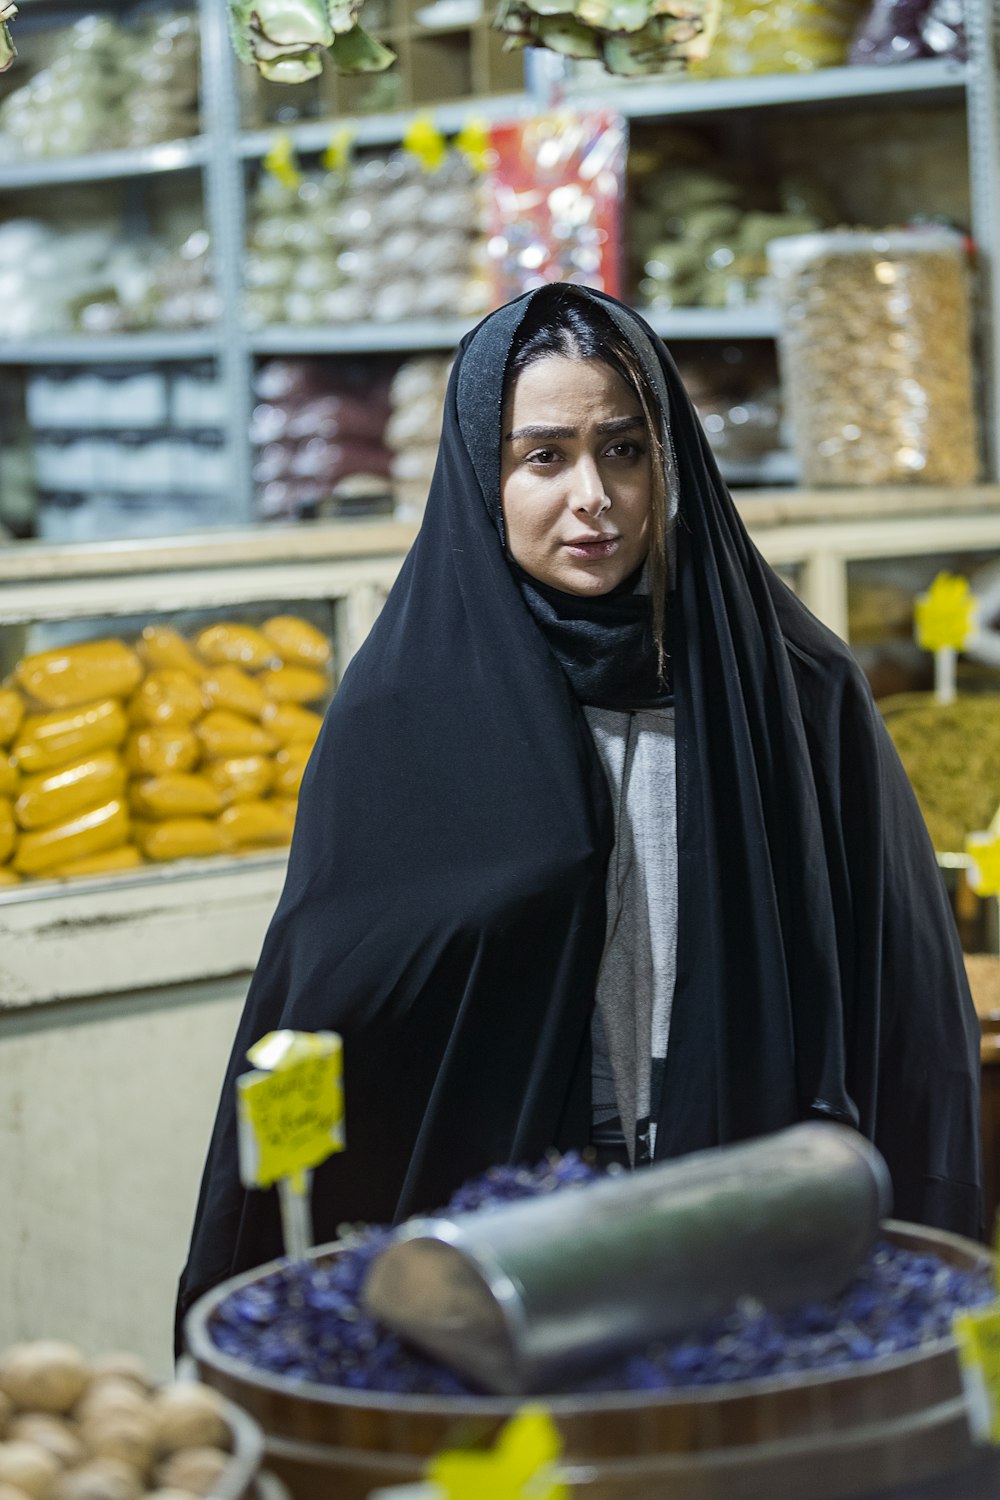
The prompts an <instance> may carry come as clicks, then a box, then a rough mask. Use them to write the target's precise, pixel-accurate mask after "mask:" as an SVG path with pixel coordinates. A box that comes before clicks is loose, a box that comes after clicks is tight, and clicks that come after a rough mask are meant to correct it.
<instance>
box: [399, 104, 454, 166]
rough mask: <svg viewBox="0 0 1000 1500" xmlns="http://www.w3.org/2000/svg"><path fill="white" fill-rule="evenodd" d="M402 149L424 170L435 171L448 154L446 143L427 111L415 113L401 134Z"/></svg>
mask: <svg viewBox="0 0 1000 1500" xmlns="http://www.w3.org/2000/svg"><path fill="white" fill-rule="evenodd" d="M403 150H404V151H408V152H409V153H410V155H411V156H415V157H416V158H417V161H419V163H420V165H421V166H422V167H423V169H424V171H425V172H436V171H437V170H438V168H439V167H440V165H441V163H442V162H443V161H444V159H445V157H446V156H447V154H448V143H447V141H446V140H445V138H444V136H443V135H442V134H441V132H440V130H439V129H438V128H437V126H436V125H435V124H434V120H433V117H432V116H431V115H429V114H427V113H424V114H420V115H417V116H416V118H415V119H414V121H413V123H412V125H411V126H410V128H409V130H407V132H406V134H405V135H404V136H403Z"/></svg>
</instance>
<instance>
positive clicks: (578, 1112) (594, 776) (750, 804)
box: [179, 288, 979, 1311]
mask: <svg viewBox="0 0 1000 1500" xmlns="http://www.w3.org/2000/svg"><path fill="white" fill-rule="evenodd" d="M548 294H549V293H548V290H547V289H545V288H543V289H542V290H540V291H539V292H537V293H531V294H530V296H529V297H527V298H522V299H519V301H517V302H515V303H513V304H510V305H509V306H507V307H505V308H502V309H500V311H499V312H497V313H495V314H493V315H491V316H490V317H489V318H487V319H485V320H484V322H483V323H481V324H480V325H479V327H478V329H476V330H474V331H473V332H472V333H471V334H470V335H469V336H468V337H467V338H466V339H465V340H463V343H462V346H461V348H460V350H459V353H458V357H457V359H456V365H455V370H454V373H453V376H452V380H451V383H450V386H449V391H448V397H447V403H446V410H445V417H444V424H443V429H442V436H441V445H440V451H439V456H438V463H437V467H436V470H435V474H434V478H433V481H432V484H431V490H430V495H429V498H428V504H427V510H426V515H425V519H424V522H423V525H422V526H421V530H420V534H419V536H418V537H417V539H416V542H415V543H414V546H413V548H412V549H411V551H410V554H409V556H408V557H407V559H406V562H405V564H404V566H403V568H402V570H401V573H400V575H399V578H398V580H397V582H396V584H395V586H394V587H393V589H392V591H391V593H390V596H389V599H388V601H387V603H386V605H385V608H384V609H383V611H382V613H381V615H380V617H379V619H378V620H377V622H376V624H375V626H374V628H373V629H372V631H371V633H370V635H369V637H368V639H367V641H366V642H365V644H364V646H363V647H362V648H361V650H360V651H359V652H358V654H357V655H356V657H355V658H354V660H353V661H352V662H351V663H350V665H349V666H348V668H347V670H346V672H345V674H344V676H343V679H342V682H341V684H340V686H339V688H338V691H337V694H336V696H335V698H334V700H333V702H332V704H331V707H330V709H329V711H328V713H327V715H326V719H325V722H324V725H323V729H322V731H321V734H320V737H319V739H318V741H317V744H316V747H315V749H314V751H313V754H312V756H311V759H310V761H309V764H308V766H307V769H306V773H305V777H304V779H303V784H302V791H301V796H300V803H299V813H298V818H297V822H296V828H295V836H294V840H293V843H292V849H291V853H290V857H289V864H288V874H287V879H286V883H285V888H284V891H283V894H282V897H281V901H280V903H279V905H278V909H277V911H276V912H275V915H274V918H273V920H272V923H271V926H270V929H269V931H268V934H267V937H266V940H265V942H264V947H263V951H262V953H261V957H260V962H259V964H258V966H257V971H256V974H255V976H254V979H253V983H252V985H251V987H250V993H249V995H248V998H247V1003H246V1007H245V1009H244V1013H243V1019H242V1021H241V1023H240V1029H239V1032H238V1035H237V1038H236V1042H235V1046H234V1048H233V1053H232V1058H231V1061H230V1067H229V1073H228V1076H227V1079H226V1082H225V1085H224V1088H223V1094H222V1099H221V1103H220V1106H219V1113H218V1117H217V1121H216V1127H215V1131H214V1134H213V1137H212V1142H211V1146H210V1150H209V1156H208V1162H207V1164H206V1168H205V1174H204V1177H203V1181H202V1190H201V1196H200V1199H199V1204H198V1210H197V1216H196V1222H195V1229H194V1234H193V1237H192V1243H191V1250H190V1256H189V1260H188V1265H187V1268H186V1270H185V1273H184V1276H183V1278H182V1287H181V1297H180V1304H179V1306H180V1308H181V1310H182V1311H183V1309H184V1308H185V1307H186V1306H187V1305H188V1303H189V1302H190V1301H191V1299H192V1298H193V1297H195V1296H196V1295H197V1294H198V1293H199V1292H201V1291H203V1290H205V1289H206V1288H207V1287H208V1286H211V1285H212V1284H213V1283H215V1282H217V1281H219V1280H221V1279H223V1278H224V1277H227V1276H229V1275H232V1274H235V1273H236V1272H238V1271H240V1270H242V1269H244V1268H245V1267H247V1266H252V1265H256V1264H259V1263H260V1262H262V1261H264V1260H266V1259H268V1258H270V1257H272V1256H275V1255H277V1254H279V1253H280V1249H281V1236H280V1215H279V1212H278V1207H277V1204H276V1201H275V1195H274V1193H273V1192H272V1193H256V1192H249V1193H247V1192H245V1191H244V1190H243V1188H242V1187H241V1185H240V1182H239V1175H238V1164H237V1149H236V1117H235V1106H234V1084H235V1079H236V1077H237V1076H238V1075H239V1074H240V1073H241V1072H244V1071H245V1070H246V1067H247V1063H246V1049H247V1048H248V1047H249V1046H250V1045H251V1044H252V1043H253V1042H254V1041H255V1040H257V1039H258V1038H259V1037H260V1036H262V1035H263V1034H264V1033H265V1032H268V1031H271V1030H275V1029H277V1028H278V1027H291V1028H296V1029H302V1030H319V1029H324V1028H327V1029H332V1030H335V1031H338V1032H340V1033H341V1035H342V1036H343V1039H344V1058H345V1097H346V1112H347V1149H346V1151H344V1152H341V1153H339V1154H338V1155H336V1156H333V1157H331V1158H330V1160H329V1161H328V1162H326V1163H325V1164H324V1165H323V1166H322V1167H320V1168H319V1169H318V1170H317V1172H316V1174H315V1186H314V1195H313V1213H314V1220H315V1225H316V1233H317V1237H318V1239H320V1240H323V1239H332V1238H334V1237H335V1235H336V1233H337V1229H338V1226H339V1225H340V1224H341V1223H342V1222H344V1221H351V1220H359V1219H367V1220H391V1219H395V1218H399V1217H402V1216H405V1215H407V1214H409V1213H412V1212H415V1211H417V1210H427V1209H433V1208H434V1207H435V1206H438V1205H440V1204H442V1203H443V1202H445V1201H446V1200H447V1198H448V1196H449V1194H450V1193H451V1191H452V1190H453V1189H454V1187H455V1186H456V1185H457V1184H458V1183H460V1182H461V1181H462V1180H463V1179H465V1178H467V1177H469V1176H472V1175H474V1174H476V1173H478V1172H480V1171H483V1170H484V1169H485V1168H487V1167H488V1166H489V1165H490V1164H492V1163H495V1162H505V1161H510V1162H516V1161H532V1160H538V1159H539V1158H540V1157H541V1156H542V1154H543V1153H544V1152H545V1151H546V1150H547V1149H548V1148H550V1147H556V1148H559V1149H566V1148H568V1147H571V1146H577V1147H582V1146H585V1145H586V1144H587V1142H588V1140H589V1136H590V1124H591V1121H590V1052H589V1046H590V1042H589V1034H590V1016H591V1011H592V1007H593V1002H594V993H595V987H596V982H597V973H598V969H599V966H600V962H601V956H602V952H603V945H604V934H605V919H606V914H605V905H604V900H605V898H604V892H605V878H606V871H607V865H608V860H609V857H610V855H611V851H612V846H613V841H614V819H613V815H612V808H611V800H610V795H609V791H608V786H607V783H606V780H605V778H604V774H603V771H602V768H601V765H600V761H599V757H598V755H597V751H596V748H595V746H594V742H593V739H592V737H591V735H590V732H589V729H588V727H587V724H586V720H585V717H584V714H583V712H582V710H581V707H580V698H579V696H578V693H577V690H576V689H575V688H574V686H573V685H571V683H570V680H569V677H568V676H567V672H566V671H565V670H564V669H563V666H562V665H560V661H559V659H558V655H557V653H556V652H554V650H553V648H552V646H551V644H550V640H549V626H548V625H547V624H546V623H545V622H544V621H540V620H539V619H537V618H536V616H535V614H534V613H533V611H532V609H531V608H527V607H526V600H525V597H524V595H523V593H522V591H521V588H520V586H519V584H518V581H517V579H516V578H515V576H514V574H513V573H512V572H511V569H510V566H509V564H508V561H507V558H506V556H505V554H504V550H503V546H502V543H501V541H500V538H499V536H498V533H497V529H496V525H495V522H494V520H493V518H492V517H491V514H490V507H491V506H493V507H494V508H495V507H496V505H497V504H498V497H499V465H500V457H499V454H500V408H501V398H502V391H503V380H504V370H505V366H506V361H507V353H508V351H509V349H510V344H511V339H512V338H513V333H514V331H515V330H516V328H517V326H518V324H519V322H520V319H521V317H522V316H523V314H524V311H525V308H526V307H527V305H528V302H529V301H530V300H531V298H533V297H535V296H539V297H545V296H547V295H548ZM577 294H578V295H580V296H583V297H595V298H596V299H597V300H598V301H599V302H600V304H601V306H602V307H604V308H605V309H606V310H607V311H608V312H609V313H610V314H611V316H613V317H614V318H615V319H616V321H617V322H618V323H619V326H620V327H622V329H623V330H624V331H625V332H626V334H627V336H628V338H629V339H630V341H631V342H632V343H633V347H635V348H636V350H637V352H638V353H639V355H640V357H641V358H642V359H643V361H644V364H645V367H646V369H647V371H649V372H650V373H651V379H653V388H654V390H655V389H657V388H659V386H662V388H663V389H664V390H665V392H666V393H667V398H666V400H664V401H662V405H663V410H664V414H665V417H666V414H667V413H669V427H670V435H671V437H672V440H673V458H674V459H675V462H676V475H675V476H673V477H674V478H675V479H676V491H677V493H678V494H679V496H680V512H679V515H678V518H677V525H676V529H675V535H676V582H675V587H674V591H673V596H672V616H673V629H672V649H671V670H672V687H673V692H674V700H675V720H676V747H677V778H678V788H677V790H678V797H677V804H678V841H677V890H678V939H677V981H676V987H675V992H674V1001H673V1010H672V1015H671V1027H670V1038H669V1047H668V1053H667V1059H666V1072H665V1077H664V1082H663V1092H662V1106H661V1108H660V1111H659V1120H658V1130H657V1136H656V1154H657V1156H658V1157H665V1156H675V1155H677V1154H679V1153H681V1152H685V1151H690V1150H694V1149H697V1148H700V1147H705V1146H711V1145H714V1144H718V1143H721V1142H726V1141H735V1140H740V1139H744V1138H746V1137H749V1136H754V1135H760V1134H764V1133H766V1132H768V1131H771V1130H776V1129H779V1128H781V1127H782V1126H785V1125H787V1124H790V1123H792V1122H794V1121H796V1120H800V1119H805V1118H810V1117H821V1118H828V1119H834V1120H840V1121H846V1122H849V1123H852V1124H855V1125H856V1126H857V1127H858V1128H859V1129H861V1130H862V1131H864V1133H865V1134H866V1135H868V1136H869V1137H871V1138H872V1139H874V1140H875V1142H876V1144H877V1145H878V1146H879V1148H880V1149H881V1150H882V1152H883V1154H884V1155H885V1157H886V1160H887V1162H888V1164H889V1168H890V1171H891V1173H892V1177H893V1182H894V1187H895V1193H896V1214H897V1216H898V1217H900V1218H914V1219H918V1220H921V1221H923V1222H927V1223H937V1224H940V1225H942V1226H943V1227H947V1228H952V1229H957V1230H961V1231H967V1232H969V1231H971V1232H975V1230H976V1228H977V1225H978V1130H979V1125H978V1097H977V1080H978V1073H979V1061H978V1058H979V1042H978V1035H979V1033H978V1025H977V1022H976V1018H975V1013H974V1011H973V1009H972V1005H971V1000H970V998H969V994H968V988H967V985H966V982H965V976H964V969H963V964H962V956H961V952H960V950H959V947H958V942H957V937H956V934H955V930H954V924H953V921H952V917H951V913H950V910H949V908H948V905H947V901H946V897H945V893H944V888H943V885H942V882H941V879H940V876H939V873H938V870H937V868H936V864H935V861H934V856H933V851H932V850H931V847H930V843H929V840H928V838H927V834H926V830H925V829H924V826H923V823H922V820H921V818H920V815H919V812H918V810H917V807H916V803H915V801H914V799H913V796H912V793H911V791H910V788H909V784H908V782H907V780H906V777H905V773H904V772H903V770H902V767H901V766H900V764H899V761H898V758H897V757H896V755H895V752H894V750H893V749H892V746H891V743H890V741H889V739H888V736H887V735H886V733H885V730H884V728H883V726H882V723H881V720H880V718H879V715H878V712H877V710H876V709H875V707H874V705H873V703H872V700H871V695H870V693H869V691H868V687H867V684H866V682H865V681H864V678H863V676H862V674H861V672H860V671H859V669H858V667H857V666H856V664H855V662H854V660H853V658H852V656H851V654H850V652H849V651H848V649H847V648H846V646H844V644H843V643H842V642H841V641H839V640H838V639H837V638H836V637H834V636H833V635H831V633H830V632H829V631H828V630H826V629H825V628H824V627H823V626H822V625H820V624H819V623H818V622H817V621H816V620H815V619H814V618H813V617H812V616H811V615H810V614H809V612H808V611H807V610H806V609H805V608H804V607H803V606H802V605H801V604H800V603H799V601H798V600H797V599H796V598H795V597H794V596H793V595H792V594H791V593H790V591H789V590H788V589H787V588H786V586H785V585H784V584H783V583H782V582H781V581H780V580H779V579H778V578H777V577H776V576H775V574H774V573H773V572H772V571H771V570H770V568H768V567H767V565H766V564H765V563H764V562H763V560H762V559H761V557H760V556H759V554H758V553H757V551H756V549H755V548H754V546H753V545H752V543H751V542H750V540H749V538H748V536H747V533H746V531H745V529H744V527H743V524H742V522H741V520H740V518H739V515H738V514H737V511H736V509H735V507H734V505H733V503H732V500H731V498H730V496H729V494H728V492H727V490H726V488H725V486H724V484H723V483H722V481H721V479H720V476H719V472H718V469H717V467H716V464H715V461H714V458H713V456H712V453H711V451H710V449H709V447H708V444H707V442H706V440H705V438H704V435H703V433H702V431H701V428H700V426H699V423H698V420H697V418H696V416H695V414H694V411H693V409H692V407H691V405H690V402H689V400H688V398H687V396H686V393H685V391H684V388H683V386H682V384H681V382H680V379H679V377H678V375H677V372H676V370H675V368H674V366H673V363H672V362H671V360H670V357H669V355H668V354H667V352H666V350H665V349H664V348H663V345H662V344H661V343H660V342H659V340H658V339H657V338H656V336H655V335H654V334H653V333H652V331H651V330H650V329H649V327H648V326H647V325H646V323H645V322H644V321H643V320H642V319H641V318H640V317H639V316H638V315H637V314H634V313H632V312H630V311H629V310H628V309H627V308H624V307H623V306H622V305H621V304H619V303H617V302H615V301H614V300H613V299H611V298H608V297H605V296H604V295H602V294H600V293H595V292H585V291H583V290H579V289H577ZM654 377H655V378H654ZM544 604H545V608H546V609H547V608H549V606H550V605H551V607H552V610H553V613H554V614H555V613H557V611H556V606H555V605H554V604H552V602H551V601H544ZM539 607H540V608H541V606H539ZM540 625H541V628H540ZM571 654H572V655H574V656H578V654H579V653H578V652H577V651H576V649H575V647H574V650H573V652H572V653H571ZM639 691H642V690H641V689H640V690H639ZM584 701H585V700H584Z"/></svg>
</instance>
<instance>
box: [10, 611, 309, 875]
mask: <svg viewBox="0 0 1000 1500" xmlns="http://www.w3.org/2000/svg"><path fill="white" fill-rule="evenodd" d="M331 659H332V652H331V647H330V642H329V640H328V639H327V637H326V636H325V635H324V634H323V633H322V631H320V630H318V629H317V628H316V627H315V626H314V625H312V624H310V623H309V621H307V620H303V619H301V618H299V617H298V616H296V615H274V616H272V617H271V618H270V619H267V620H265V621H264V622H263V623H262V624H261V625H260V626H259V627H258V626H255V625H250V624H243V623H240V622H238V621H231V620H226V621H220V622H217V623H214V624H210V625H207V626H205V627H204V628H203V629H202V630H200V631H198V632H197V633H196V634H195V635H194V636H193V638H192V639H190V640H188V639H186V638H185V637H184V636H183V635H181V634H180V633H179V632H178V631H176V630H174V629H173V628H171V627H170V626H168V625H159V624H151V625H147V626H146V628H145V629H144V630H143V631H142V634H141V635H140V637H139V639H138V640H137V641H135V642H134V643H132V644H129V643H128V642H126V641H123V640H119V639H104V640H94V641H85V642H82V643H80V644H75V645H70V646H65V647H60V648H57V649H55V650H50V651H42V652H39V653H37V654H35V655H32V656H26V657H24V658H23V659H22V660H21V661H20V662H18V664H17V666H16V667H15V669H14V671H13V673H12V674H11V677H10V678H9V679H8V681H7V682H6V683H5V684H4V686H3V687H2V688H0V884H8V885H9V884H12V883H14V882H16V881H19V880H21V879H22V878H24V877H29V878H36V879H37V878H44V879H51V878H56V877H67V876H79V875H100V874H105V873H108V872H111V871H116V870H125V869H130V868H133V867H134V866H136V865H139V864H142V863H144V862H145V861H146V860H153V861H160V860H171V859H181V858H185V857H190V856H196V855H210V854H232V853H238V852H241V851H243V850H250V849H262V848H269V847H275V846H280V845H283V844H287V843H288V841H289V839H290V838H291V833H292V826H293V824H294V821H295V805H296V799H297V797H298V790H299V785H300V783H301V780H302V772H303V770H304V769H305V764H306V761H307V760H308V758H309V753H310V750H311V749H312V746H313V742H314V741H315V739H316V736H317V734H318V733H319V728H320V725H321V723H322V716H321V713H320V712H318V711H317V709H318V708H321V707H322V705H323V704H324V702H325V701H326V700H327V699H328V698H329V695H330V693H331V691H332V688H333V681H332V676H331Z"/></svg>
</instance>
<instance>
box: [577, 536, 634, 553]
mask: <svg viewBox="0 0 1000 1500" xmlns="http://www.w3.org/2000/svg"><path fill="white" fill-rule="evenodd" d="M565 545H566V550H567V552H568V553H569V554H570V556H571V557H589V558H594V557H611V555H612V554H613V553H615V552H617V551H618V548H619V546H620V545H621V537H620V536H602V537H597V538H595V539H594V540H593V541H589V540H585V539H584V538H582V537H579V538H577V539H576V540H574V541H572V542H567V543H566V544H565Z"/></svg>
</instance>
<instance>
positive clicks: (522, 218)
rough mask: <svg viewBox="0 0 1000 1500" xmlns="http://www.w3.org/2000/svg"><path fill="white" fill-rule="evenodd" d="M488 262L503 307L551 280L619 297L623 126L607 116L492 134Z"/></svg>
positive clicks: (520, 124) (534, 123)
mask: <svg viewBox="0 0 1000 1500" xmlns="http://www.w3.org/2000/svg"><path fill="white" fill-rule="evenodd" d="M490 142H491V145H492V147H493V150H494V153H495V162H494V164H493V166H492V168H491V177H492V184H491V185H492V188H493V191H492V193H491V194H490V203H491V208H490V239H489V245H488V254H489V260H490V267H491V272H492V280H493V295H494V302H495V304H496V305H497V306H500V305H501V304H502V303H504V302H509V301H510V300H511V298H512V297H519V296H520V295H521V293H522V292H528V291H531V290H532V289H533V288H535V287H538V286H543V285H544V284H545V283H546V282H549V281H575V282H578V283H579V284H580V285H581V286H590V287H594V288H595V289H596V290H598V291H602V292H610V293H611V294H612V295H613V296H616V297H620V296H621V295H622V261H623V256H622V239H623V217H624V214H623V209H624V196H625V158H626V150H627V145H628V141H627V127H626V122H625V120H624V119H623V118H622V116H621V115H616V114H612V113H611V111H610V110H591V111H588V112H587V113H585V114H573V113H569V112H566V113H563V112H559V113H554V114H548V115H541V116H537V117H535V118H533V119H528V120H516V121H513V122H511V123H509V124H497V125H494V126H493V127H492V128H491V130H490Z"/></svg>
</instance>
